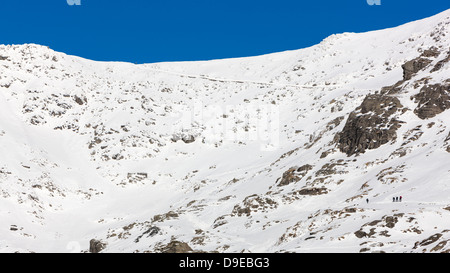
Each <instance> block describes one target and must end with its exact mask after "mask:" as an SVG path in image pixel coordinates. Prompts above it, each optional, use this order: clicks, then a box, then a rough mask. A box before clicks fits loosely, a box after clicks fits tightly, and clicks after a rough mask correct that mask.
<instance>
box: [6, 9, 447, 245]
mask: <svg viewBox="0 0 450 273" xmlns="http://www.w3.org/2000/svg"><path fill="white" fill-rule="evenodd" d="M448 33H450V12H449V11H445V12H443V13H441V14H438V15H436V16H433V17H431V18H427V19H424V20H420V21H416V22H412V23H409V24H406V25H403V26H399V27H396V28H392V29H386V30H380V31H374V32H368V33H360V34H355V33H343V34H338V35H332V36H330V37H328V38H327V39H325V40H324V41H322V42H321V43H320V44H318V45H316V46H313V47H310V48H306V49H301V50H295V51H289V52H281V53H276V54H269V55H264V56H258V57H251V58H240V59H227V60H215V61H207V62H183V63H157V64H145V65H134V64H129V63H103V62H94V61H89V60H85V59H82V58H78V57H75V56H69V55H66V54H63V53H58V52H54V51H53V50H51V49H49V48H46V47H43V46H39V45H12V46H0V116H1V117H2V118H1V119H0V144H1V145H0V197H1V198H0V206H1V207H2V211H1V212H0V214H2V221H0V228H2V229H3V230H6V231H7V232H3V233H1V235H0V251H5V252H13V251H20V252H29V251H34V252H46V251H48V252H67V251H74V252H83V251H86V252H87V251H91V252H100V251H101V252H212V251H219V252H241V251H250V252H285V251H294V252H316V251H317V252H321V251H326V252H334V251H342V252H360V251H364V252H367V251H386V252H405V251H406V252H448V251H449V246H450V243H449V240H450V233H449V232H448V227H449V226H450V218H449V217H448V211H449V208H450V200H449V199H448V196H450V195H449V187H448V173H449V171H450V169H449V166H450V164H449V163H450V132H449V130H450V128H449V124H450V119H449V115H448V108H449V106H450V94H449V85H450V79H449V76H448V75H450V73H449V72H450V64H449V60H450V58H449V56H450V52H449V48H448V45H449V44H450V40H449V39H450V35H448ZM400 196H402V197H403V198H402V202H393V197H400ZM394 200H395V199H394Z"/></svg>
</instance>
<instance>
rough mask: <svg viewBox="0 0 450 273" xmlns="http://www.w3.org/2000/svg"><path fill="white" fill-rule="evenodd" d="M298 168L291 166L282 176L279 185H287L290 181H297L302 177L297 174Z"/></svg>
mask: <svg viewBox="0 0 450 273" xmlns="http://www.w3.org/2000/svg"><path fill="white" fill-rule="evenodd" d="M295 171H296V168H290V169H289V170H287V171H285V172H284V173H283V175H282V176H281V181H280V183H278V186H286V185H289V184H290V183H293V182H297V181H299V180H300V179H301V178H300V177H298V176H297V175H295Z"/></svg>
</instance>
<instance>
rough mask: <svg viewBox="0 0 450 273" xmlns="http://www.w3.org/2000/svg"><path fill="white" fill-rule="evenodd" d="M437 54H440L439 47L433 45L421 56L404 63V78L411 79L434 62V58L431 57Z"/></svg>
mask: <svg viewBox="0 0 450 273" xmlns="http://www.w3.org/2000/svg"><path fill="white" fill-rule="evenodd" d="M437 56H439V51H438V49H437V48H435V47H432V48H430V49H428V50H425V51H424V52H423V53H422V54H421V55H420V56H419V57H417V58H415V59H413V60H411V61H408V62H406V63H405V64H403V65H402V68H403V80H404V81H406V80H410V79H411V78H412V76H413V75H414V74H416V73H417V72H419V71H420V70H422V69H424V68H425V67H427V66H428V65H429V64H430V63H431V62H432V60H430V59H429V58H430V57H437Z"/></svg>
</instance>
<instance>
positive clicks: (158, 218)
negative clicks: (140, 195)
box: [152, 211, 178, 222]
mask: <svg viewBox="0 0 450 273" xmlns="http://www.w3.org/2000/svg"><path fill="white" fill-rule="evenodd" d="M173 218H178V213H176V212H174V211H169V212H167V213H165V214H158V215H155V216H153V220H152V221H153V222H163V221H165V220H170V219H173Z"/></svg>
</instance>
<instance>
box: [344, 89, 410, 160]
mask: <svg viewBox="0 0 450 273" xmlns="http://www.w3.org/2000/svg"><path fill="white" fill-rule="evenodd" d="M402 107H403V106H402V105H401V103H400V101H399V100H398V99H397V98H396V97H392V96H389V95H382V94H374V95H368V96H367V97H366V98H365V99H364V101H363V102H362V104H361V105H360V106H359V107H358V108H356V110H355V111H353V112H352V113H350V116H349V117H348V119H347V122H346V124H345V126H344V129H343V130H342V132H340V133H339V134H338V135H337V136H336V137H337V143H338V148H339V150H340V151H341V152H343V153H346V154H347V155H348V156H351V155H353V154H359V153H364V152H365V151H366V150H367V149H376V148H378V147H380V146H381V145H383V144H385V143H388V142H389V141H392V140H395V139H396V137H397V134H396V131H397V129H398V128H399V127H400V121H399V120H397V119H395V118H393V117H391V116H392V115H394V114H395V113H397V111H399V110H401V108H402Z"/></svg>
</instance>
